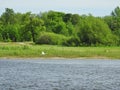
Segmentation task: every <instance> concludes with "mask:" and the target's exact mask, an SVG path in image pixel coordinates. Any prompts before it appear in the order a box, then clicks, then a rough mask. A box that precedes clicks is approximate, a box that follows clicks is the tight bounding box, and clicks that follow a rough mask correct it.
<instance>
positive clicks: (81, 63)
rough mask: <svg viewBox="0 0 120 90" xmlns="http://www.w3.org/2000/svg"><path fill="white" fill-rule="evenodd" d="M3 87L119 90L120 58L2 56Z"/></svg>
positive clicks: (0, 77) (12, 89)
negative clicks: (27, 57)
mask: <svg viewBox="0 0 120 90" xmlns="http://www.w3.org/2000/svg"><path fill="white" fill-rule="evenodd" d="M0 90H120V60H105V59H104V60H101V59H0Z"/></svg>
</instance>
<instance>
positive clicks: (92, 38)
mask: <svg viewBox="0 0 120 90" xmlns="http://www.w3.org/2000/svg"><path fill="white" fill-rule="evenodd" d="M80 27H81V28H80V32H79V33H78V36H79V37H80V39H81V41H82V43H83V44H85V45H96V44H103V45H112V44H115V42H114V41H115V38H113V37H114V36H113V35H112V33H111V31H110V29H109V27H108V26H107V24H106V23H105V22H104V21H103V20H102V19H100V18H94V17H93V16H88V17H85V18H84V20H82V24H81V26H80Z"/></svg>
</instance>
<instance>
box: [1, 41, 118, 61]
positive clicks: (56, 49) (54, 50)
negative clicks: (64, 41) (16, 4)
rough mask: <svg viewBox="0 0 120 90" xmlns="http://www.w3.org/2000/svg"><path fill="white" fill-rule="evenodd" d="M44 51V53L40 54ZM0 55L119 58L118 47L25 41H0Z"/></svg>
mask: <svg viewBox="0 0 120 90" xmlns="http://www.w3.org/2000/svg"><path fill="white" fill-rule="evenodd" d="M42 51H44V52H45V53H46V55H42V54H41V52H42ZM0 57H20V58H23V57H25V58H31V57H32V58H34V57H38V58H39V57H64V58H83V57H87V58H114V59H120V47H62V46H52V45H30V44H27V43H25V44H24V43H0Z"/></svg>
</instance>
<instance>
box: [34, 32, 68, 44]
mask: <svg viewBox="0 0 120 90" xmlns="http://www.w3.org/2000/svg"><path fill="white" fill-rule="evenodd" d="M65 41H67V37H66V36H64V35H60V34H55V33H50V32H43V33H42V34H40V37H39V38H38V39H37V40H36V44H49V45H63V43H64V42H65Z"/></svg>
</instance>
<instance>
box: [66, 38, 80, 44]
mask: <svg viewBox="0 0 120 90" xmlns="http://www.w3.org/2000/svg"><path fill="white" fill-rule="evenodd" d="M64 45H66V46H80V39H79V38H78V37H71V38H69V39H68V40H67V41H66V42H65V43H64Z"/></svg>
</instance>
